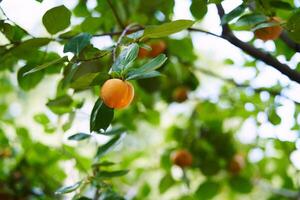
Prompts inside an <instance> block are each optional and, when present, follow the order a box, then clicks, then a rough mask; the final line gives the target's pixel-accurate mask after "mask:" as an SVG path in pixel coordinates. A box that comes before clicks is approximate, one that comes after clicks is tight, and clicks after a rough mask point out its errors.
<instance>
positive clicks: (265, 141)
mask: <svg viewBox="0 0 300 200" xmlns="http://www.w3.org/2000/svg"><path fill="white" fill-rule="evenodd" d="M7 1H8V0H7ZM38 2H40V3H43V1H42V0H39V1H38ZM221 2H222V0H209V1H207V0H191V2H190V7H189V10H190V12H191V15H192V16H193V17H194V19H195V20H197V21H192V20H176V21H174V20H172V18H173V16H174V6H175V1H174V0H164V1H160V0H151V1H142V0H122V1H120V0H97V2H96V5H95V6H94V7H92V8H91V7H90V6H88V1H87V0H79V1H78V3H77V5H76V6H75V7H74V8H72V9H70V8H67V7H66V5H58V6H56V7H53V8H51V9H49V10H48V11H47V12H46V13H45V14H44V15H43V18H42V22H43V25H44V27H45V29H46V30H47V32H48V33H49V35H51V37H50V36H49V37H47V36H41V37H33V36H32V35H30V33H29V32H27V31H26V30H25V29H23V28H22V27H20V26H19V25H17V24H16V23H14V22H13V21H11V20H10V19H9V18H7V16H6V15H5V13H4V12H3V11H2V9H1V12H2V13H1V15H0V16H3V17H2V18H0V32H1V34H3V36H4V37H5V39H6V40H7V41H8V43H7V44H4V45H1V46H0V199H5V200H13V199H14V200H16V199H17V200H23V199H24V200H25V199H45V200H46V199H49V200H50V199H63V198H64V195H65V194H66V193H72V194H71V195H70V196H68V197H69V198H70V199H74V200H88V199H101V200H122V199H134V200H139V199H141V200H145V199H178V200H206V199H254V198H259V199H268V200H273V199H274V200H275V199H276V200H278V199H295V200H296V199H298V198H299V192H298V191H299V187H300V185H299V171H298V169H297V168H296V167H295V166H294V165H293V164H292V163H291V161H290V156H291V154H292V153H293V152H294V151H295V150H296V145H295V141H291V142H290V141H283V140H280V139H279V138H277V137H260V135H259V134H257V129H254V128H253V130H248V132H249V131H250V132H251V131H252V132H253V135H254V136H255V138H254V139H253V141H250V142H248V143H245V142H243V141H241V140H240V139H239V136H238V135H239V133H241V130H242V129H243V127H244V125H245V124H246V123H247V121H249V120H252V123H253V125H254V126H255V127H260V126H262V125H265V124H268V125H271V126H273V127H274V128H279V126H280V125H281V124H282V122H283V121H284V119H282V116H283V115H280V109H281V108H282V105H281V102H282V101H280V100H281V99H285V100H286V101H289V102H290V103H291V104H292V105H293V107H294V111H293V116H291V118H293V121H294V126H293V127H290V130H289V131H294V133H295V134H297V136H298V135H299V127H300V126H299V111H300V106H299V103H298V102H296V101H293V100H291V99H289V98H288V97H287V96H285V95H284V93H283V92H282V91H284V90H288V89H289V86H287V85H286V84H283V83H280V82H278V83H277V85H273V86H270V87H268V88H266V87H261V88H258V87H253V86H252V85H251V80H246V81H244V82H243V83H241V82H236V81H235V79H227V78H225V76H224V77H223V74H222V73H221V72H218V69H214V68H213V67H210V66H209V67H206V68H205V65H207V66H208V65H210V64H211V63H210V62H211V61H210V60H209V59H207V58H204V57H205V56H204V55H200V53H201V52H200V53H199V52H197V51H196V50H195V45H198V44H195V42H193V40H192V39H193V37H192V36H193V35H192V34H191V32H188V31H187V30H186V29H189V28H190V27H191V26H194V27H200V26H201V20H203V19H204V18H205V16H206V14H207V12H208V8H209V7H210V6H211V5H213V4H219V3H221ZM0 3H1V1H0ZM62 4H63V2H62ZM0 6H1V4H0ZM28 12H30V11H28ZM274 16H276V17H278V18H280V19H281V22H280V25H281V26H282V27H283V28H284V29H285V33H286V34H287V36H288V37H290V39H291V41H292V42H299V41H300V39H299V37H300V31H299V30H300V20H299V17H300V15H299V8H297V7H296V4H295V3H294V1H292V0H266V1H260V0H244V1H243V2H242V4H240V5H237V6H236V8H234V9H233V10H232V11H230V12H228V13H227V14H225V15H224V16H223V17H222V19H221V23H222V24H227V23H228V24H229V25H230V28H232V29H233V30H235V31H250V32H252V31H254V30H256V29H258V28H262V27H272V26H274V23H273V24H272V23H270V21H269V19H270V18H272V17H274ZM73 21H74V22H76V23H72V24H71V22H73ZM79 22H80V23H79ZM198 22H199V23H198ZM275 25H278V24H275ZM126 27H127V28H126ZM122 31H123V34H122ZM177 32H181V34H178V36H177V35H176V36H173V35H172V34H174V33H177ZM170 35H171V36H170ZM102 36H110V38H111V39H112V41H113V44H112V45H111V46H110V47H107V48H102V49H99V48H97V47H96V46H97V45H95V43H94V42H93V39H95V38H97V37H102ZM107 40H109V39H107ZM256 41H257V39H256V38H253V39H252V40H251V41H250V42H249V43H250V44H252V45H255V44H256V43H255V42H256ZM52 44H54V45H58V46H59V47H61V48H62V49H63V52H64V53H59V52H60V51H58V50H57V51H56V50H53V49H51V48H49V46H51V45H52ZM155 44H160V45H155ZM200 45H201V44H200ZM158 47H160V48H161V49H158ZM274 47H275V48H274V51H273V52H270V53H271V54H272V55H273V56H274V57H277V56H283V59H286V60H291V59H292V58H293V56H294V55H295V54H296V52H295V50H293V49H291V48H289V46H288V45H287V44H286V43H285V42H283V41H282V40H280V39H277V40H275V41H274ZM215 48H220V47H215ZM221 48H222V47H221ZM49 49H51V50H49ZM142 49H143V50H142ZM141 51H144V53H145V54H144V55H143V56H141ZM65 53H69V54H68V55H67V54H65ZM244 62H245V63H244V64H243V65H244V68H250V69H252V70H253V71H254V72H255V74H256V77H258V76H259V74H260V73H259V72H260V69H261V68H260V65H261V62H260V61H259V60H253V59H252V58H249V57H246V58H245V60H244ZM218 64H219V63H218ZM213 65H215V64H213ZM222 65H224V67H226V68H225V70H227V68H228V69H229V68H230V69H231V68H235V69H237V71H236V74H234V76H233V77H232V78H238V76H239V74H238V73H239V72H238V70H240V68H241V67H238V66H236V65H235V61H234V60H233V59H231V58H227V59H226V60H224V63H223V64H222ZM207 69H208V70H207ZM296 70H298V71H299V67H298V68H297V69H296ZM219 74H220V75H219ZM50 76H51V77H53V76H55V77H57V79H56V81H55V82H52V81H51V85H55V87H56V91H55V93H53V94H52V96H50V97H48V96H47V98H48V100H47V102H43V103H45V105H44V107H45V109H46V110H47V112H45V113H44V112H39V113H35V114H34V115H33V116H31V117H32V120H33V122H34V123H35V126H36V130H37V131H38V132H42V133H40V135H43V136H45V135H46V136H58V138H61V135H62V133H64V132H67V133H68V134H69V133H70V130H74V129H72V127H73V125H74V122H76V119H77V118H76V116H77V114H78V113H80V112H81V111H82V110H83V108H84V106H85V105H86V104H88V103H90V102H91V101H93V102H94V106H93V108H92V109H91V110H90V113H88V118H89V123H90V130H86V131H85V132H78V133H74V132H73V133H72V134H71V135H68V140H70V141H71V142H65V141H62V140H60V139H57V138H54V140H57V145H49V144H47V139H44V137H42V138H43V139H40V140H39V139H38V137H37V136H36V135H37V133H32V132H31V131H34V130H35V129H34V130H33V129H31V128H30V127H29V126H30V124H28V127H25V126H27V124H26V123H20V122H19V118H21V117H22V116H18V115H17V114H16V113H14V109H13V105H14V103H20V104H21V105H22V106H23V107H24V108H29V107H31V106H34V105H33V104H35V103H36V102H34V103H31V102H30V101H31V100H28V99H26V97H27V94H28V93H31V92H33V93H34V92H35V90H36V88H37V86H38V85H46V84H48V83H49V82H47V80H49V78H50ZM206 76H208V77H211V76H213V78H217V79H221V81H222V84H221V86H220V87H219V88H218V89H216V90H219V91H217V94H216V95H215V96H209V95H206V94H205V92H206V91H205V89H204V90H203V88H202V82H203V84H206V85H207V83H206V82H209V83H208V85H210V84H212V85H213V83H210V82H211V81H213V80H214V79H208V80H206V78H207V77H206ZM256 77H254V78H253V79H255V78H256ZM109 78H121V79H123V80H130V81H131V83H132V84H133V86H134V88H135V97H134V100H133V103H132V104H131V105H130V106H129V107H128V108H126V109H124V110H114V109H112V108H109V107H108V106H106V105H105V104H104V102H103V101H102V100H101V98H99V86H100V87H101V85H102V84H103V83H104V82H105V81H106V80H108V79H109ZM202 78H203V79H204V80H202ZM51 80H52V79H51ZM288 84H289V85H291V83H288ZM206 87H207V86H206ZM46 88H47V87H46ZM49 88H50V87H49ZM199 94H200V95H199ZM40 95H43V94H40ZM39 103H41V104H42V102H39ZM177 109H179V110H182V109H183V110H184V111H181V112H177V111H176V110H177ZM175 111H176V113H177V114H174V112H175ZM262 118H263V119H262ZM53 119H57V121H55V120H53ZM62 119H65V120H62ZM30 120H31V119H30ZM30 120H29V121H30ZM77 120H78V119H77ZM62 121H63V122H64V123H62ZM39 128H40V129H39ZM34 132H35V131H34ZM44 133H45V134H44ZM49 134H52V135H49ZM99 137H100V138H101V139H103V138H104V139H105V141H106V142H103V141H102V140H101V144H100V145H99V143H98V140H99ZM52 139H53V138H52ZM43 140H44V141H43ZM72 142H73V143H72ZM120 143H122V145H120ZM118 145H120V146H118ZM298 145H299V144H298ZM82 148H83V149H85V148H86V149H92V153H90V154H89V156H87V155H86V154H84V153H82V151H81V150H82ZM118 148H119V149H118ZM114 149H115V151H116V152H111V151H112V150H114ZM178 149H184V150H186V151H188V152H190V153H191V155H192V158H193V161H192V165H191V166H187V167H184V168H180V167H179V166H176V165H175V164H174V163H172V160H171V159H170V158H171V157H172V154H173V153H174V152H175V151H176V150H178ZM255 152H256V154H255V155H256V156H261V158H260V159H258V160H253V159H249V158H250V157H251V155H253V153H255ZM91 154H93V156H91ZM83 155H84V156H83ZM68 162H73V163H75V164H74V166H73V168H74V170H75V171H76V172H78V177H77V176H75V175H74V173H73V172H70V171H69V170H68V169H67V168H66V167H65V166H66V163H68ZM70 177H71V179H72V180H73V179H74V177H77V178H76V180H77V181H73V184H70V185H69V184H65V183H69V182H70V181H66V180H68V179H70Z"/></svg>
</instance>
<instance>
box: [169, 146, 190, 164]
mask: <svg viewBox="0 0 300 200" xmlns="http://www.w3.org/2000/svg"><path fill="white" fill-rule="evenodd" d="M171 160H172V162H173V164H175V165H177V166H179V167H181V168H185V167H189V166H191V165H192V163H193V156H192V154H191V153H190V152H188V151H187V150H184V149H181V150H177V151H176V152H174V154H173V155H172V156H171Z"/></svg>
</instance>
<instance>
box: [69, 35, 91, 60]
mask: <svg viewBox="0 0 300 200" xmlns="http://www.w3.org/2000/svg"><path fill="white" fill-rule="evenodd" d="M91 38H92V35H90V34H89V33H81V34H79V35H77V36H75V37H73V38H71V39H70V40H69V41H68V42H67V43H66V44H65V46H64V53H67V52H72V53H74V54H75V55H79V53H80V52H81V50H82V49H83V48H84V47H86V46H88V45H89V44H90V41H91Z"/></svg>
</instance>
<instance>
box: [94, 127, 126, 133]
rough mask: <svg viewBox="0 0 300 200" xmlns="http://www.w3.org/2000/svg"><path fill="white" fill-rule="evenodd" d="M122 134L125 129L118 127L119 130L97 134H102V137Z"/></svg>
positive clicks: (114, 129)
mask: <svg viewBox="0 0 300 200" xmlns="http://www.w3.org/2000/svg"><path fill="white" fill-rule="evenodd" d="M124 132H125V128H123V127H119V128H113V129H111V130H109V131H105V132H101V133H99V134H102V135H118V134H121V133H124Z"/></svg>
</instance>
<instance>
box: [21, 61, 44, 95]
mask: <svg viewBox="0 0 300 200" xmlns="http://www.w3.org/2000/svg"><path fill="white" fill-rule="evenodd" d="M32 69H33V66H31V65H26V66H24V67H22V68H20V70H19V71H18V75H17V79H18V84H19V86H20V87H21V88H22V89H23V90H25V91H28V90H30V89H32V88H34V87H35V86H36V85H37V84H38V83H39V82H40V81H41V80H42V79H43V76H44V72H43V71H40V72H38V73H35V74H29V75H26V76H25V74H26V73H27V72H28V71H30V70H32Z"/></svg>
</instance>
